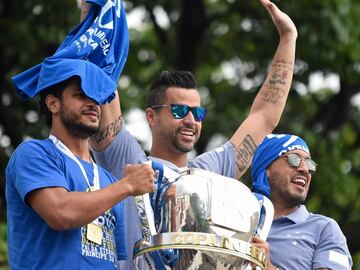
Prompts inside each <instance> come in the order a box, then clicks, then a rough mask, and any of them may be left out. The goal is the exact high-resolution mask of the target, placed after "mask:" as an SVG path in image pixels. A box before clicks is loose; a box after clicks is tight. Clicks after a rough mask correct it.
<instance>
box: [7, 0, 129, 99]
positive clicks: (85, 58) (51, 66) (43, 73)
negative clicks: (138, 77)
mask: <svg viewBox="0 0 360 270" xmlns="http://www.w3.org/2000/svg"><path fill="white" fill-rule="evenodd" d="M87 2H88V3H92V4H93V5H91V8H90V10H89V14H88V16H87V17H86V18H85V20H84V21H83V22H82V23H80V24H79V25H78V26H77V27H76V28H75V29H73V30H72V31H71V32H70V33H69V34H68V36H67V37H66V38H65V40H64V42H63V43H62V44H61V46H60V47H59V48H58V50H57V51H56V53H55V54H54V55H53V56H50V57H47V58H45V60H44V61H43V62H42V63H41V64H39V65H36V66H35V67H32V68H30V69H28V70H27V71H25V72H23V73H21V74H19V75H17V76H15V77H13V78H12V79H13V82H14V85H15V87H16V90H17V92H18V94H19V95H20V96H21V97H23V98H32V97H34V96H36V95H37V94H38V93H40V92H41V91H43V90H45V89H46V88H48V87H49V86H52V85H54V84H57V83H60V82H62V81H64V80H66V79H68V78H70V77H72V76H78V77H80V78H81V88H82V90H83V91H84V93H85V94H86V96H88V97H89V98H91V99H93V100H94V101H96V102H97V103H99V104H104V103H106V102H110V101H111V100H112V99H113V98H114V97H115V94H114V92H115V91H116V83H117V81H118V79H119V76H120V74H121V71H122V69H123V67H124V65H125V62H126V59H127V56H128V50H129V35H128V28H127V22H126V14H125V9H124V8H123V3H122V1H121V0H87Z"/></svg>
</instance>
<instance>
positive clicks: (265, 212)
mask: <svg viewBox="0 0 360 270" xmlns="http://www.w3.org/2000/svg"><path fill="white" fill-rule="evenodd" d="M253 194H254V195H255V197H256V198H257V199H258V201H259V203H260V218H259V222H258V225H257V229H256V232H255V234H256V235H258V236H259V237H260V238H261V239H262V240H264V241H265V240H266V238H267V237H268V235H269V232H270V228H271V224H272V222H273V219H274V206H273V204H272V202H271V201H270V200H269V199H268V198H267V197H266V196H264V195H262V194H259V193H253Z"/></svg>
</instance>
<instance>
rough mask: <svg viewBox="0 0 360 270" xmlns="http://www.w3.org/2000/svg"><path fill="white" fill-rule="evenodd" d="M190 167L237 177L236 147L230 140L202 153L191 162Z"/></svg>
mask: <svg viewBox="0 0 360 270" xmlns="http://www.w3.org/2000/svg"><path fill="white" fill-rule="evenodd" d="M189 167H191V168H200V169H204V170H207V171H210V172H213V173H217V174H221V175H223V176H227V177H231V178H235V172H236V170H235V149H234V146H233V145H232V144H231V143H230V142H226V143H225V144H223V145H222V146H220V147H218V148H216V149H213V150H210V151H208V152H206V153H204V154H201V155H199V156H197V157H196V158H194V159H193V160H191V161H190V162H189Z"/></svg>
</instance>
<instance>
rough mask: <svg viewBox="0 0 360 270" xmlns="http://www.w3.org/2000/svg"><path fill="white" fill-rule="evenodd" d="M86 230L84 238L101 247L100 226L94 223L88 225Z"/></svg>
mask: <svg viewBox="0 0 360 270" xmlns="http://www.w3.org/2000/svg"><path fill="white" fill-rule="evenodd" d="M86 228H87V230H86V238H87V239H88V240H89V241H91V242H94V243H96V244H98V245H101V242H102V236H103V235H102V229H101V226H97V225H95V224H94V223H89V224H88V225H87V226H86Z"/></svg>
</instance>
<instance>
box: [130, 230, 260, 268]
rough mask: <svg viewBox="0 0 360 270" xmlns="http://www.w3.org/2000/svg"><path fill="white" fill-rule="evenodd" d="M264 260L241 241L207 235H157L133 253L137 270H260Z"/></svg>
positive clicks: (138, 246) (252, 247) (138, 245)
mask: <svg viewBox="0 0 360 270" xmlns="http://www.w3.org/2000/svg"><path fill="white" fill-rule="evenodd" d="M266 260H267V259H266V256H265V254H264V253H263V252H262V251H260V250H259V249H258V248H256V247H255V246H253V245H251V244H249V243H247V242H245V241H242V240H239V239H236V238H231V237H224V236H218V235H215V234H210V233H198V232H172V233H161V234H157V235H154V236H151V238H150V239H148V241H145V240H140V241H139V242H138V243H137V244H136V246H135V249H134V266H135V269H139V270H140V269H141V270H159V269H166V270H170V269H171V270H212V269H214V270H245V269H256V270H258V269H259V270H264V269H265V265H266Z"/></svg>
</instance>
